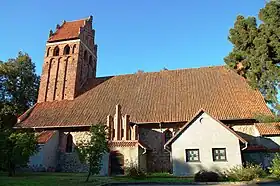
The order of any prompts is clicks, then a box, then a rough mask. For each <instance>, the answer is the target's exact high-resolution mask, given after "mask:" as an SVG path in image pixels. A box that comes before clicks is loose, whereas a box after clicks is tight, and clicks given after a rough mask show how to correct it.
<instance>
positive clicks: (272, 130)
mask: <svg viewBox="0 0 280 186" xmlns="http://www.w3.org/2000/svg"><path fill="white" fill-rule="evenodd" d="M255 126H256V128H257V130H258V131H259V133H260V135H262V136H265V135H280V123H279V122H277V123H255Z"/></svg>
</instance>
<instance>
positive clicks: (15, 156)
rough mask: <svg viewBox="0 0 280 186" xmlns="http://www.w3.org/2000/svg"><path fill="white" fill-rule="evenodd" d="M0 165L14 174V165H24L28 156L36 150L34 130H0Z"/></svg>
mask: <svg viewBox="0 0 280 186" xmlns="http://www.w3.org/2000/svg"><path fill="white" fill-rule="evenodd" d="M0 136H1V137H0V148H1V152H0V157H1V158H0V165H1V168H2V169H4V170H8V171H9V175H10V176H14V175H15V169H16V167H22V166H26V165H27V163H28V161H29V157H30V156H31V155H33V154H34V153H35V152H36V151H37V140H36V137H35V134H34V132H12V131H11V130H9V129H5V130H0Z"/></svg>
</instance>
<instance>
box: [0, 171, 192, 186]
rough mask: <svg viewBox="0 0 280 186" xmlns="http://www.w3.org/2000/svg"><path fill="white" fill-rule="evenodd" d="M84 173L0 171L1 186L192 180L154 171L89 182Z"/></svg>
mask: <svg viewBox="0 0 280 186" xmlns="http://www.w3.org/2000/svg"><path fill="white" fill-rule="evenodd" d="M85 179H86V174H84V173H19V174H17V175H16V176H15V177H8V176H7V174H6V173H5V174H4V173H0V186H49V185H59V186H82V185H83V186H89V185H94V186H98V185H103V184H106V183H135V182H157V183H170V182H172V183H178V182H185V183H188V182H192V181H193V179H192V178H185V177H173V176H172V175H170V174H167V173H154V174H151V175H148V176H147V177H146V178H137V179H133V178H131V177H126V176H117V177H94V176H91V177H90V181H89V182H88V183H86V182H85Z"/></svg>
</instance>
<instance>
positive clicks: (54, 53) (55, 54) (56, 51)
mask: <svg viewBox="0 0 280 186" xmlns="http://www.w3.org/2000/svg"><path fill="white" fill-rule="evenodd" d="M53 56H59V48H58V46H56V47H55V48H54V50H53Z"/></svg>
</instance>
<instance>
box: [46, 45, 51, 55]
mask: <svg viewBox="0 0 280 186" xmlns="http://www.w3.org/2000/svg"><path fill="white" fill-rule="evenodd" d="M50 50H51V47H49V48H48V50H47V57H49V55H50Z"/></svg>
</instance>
